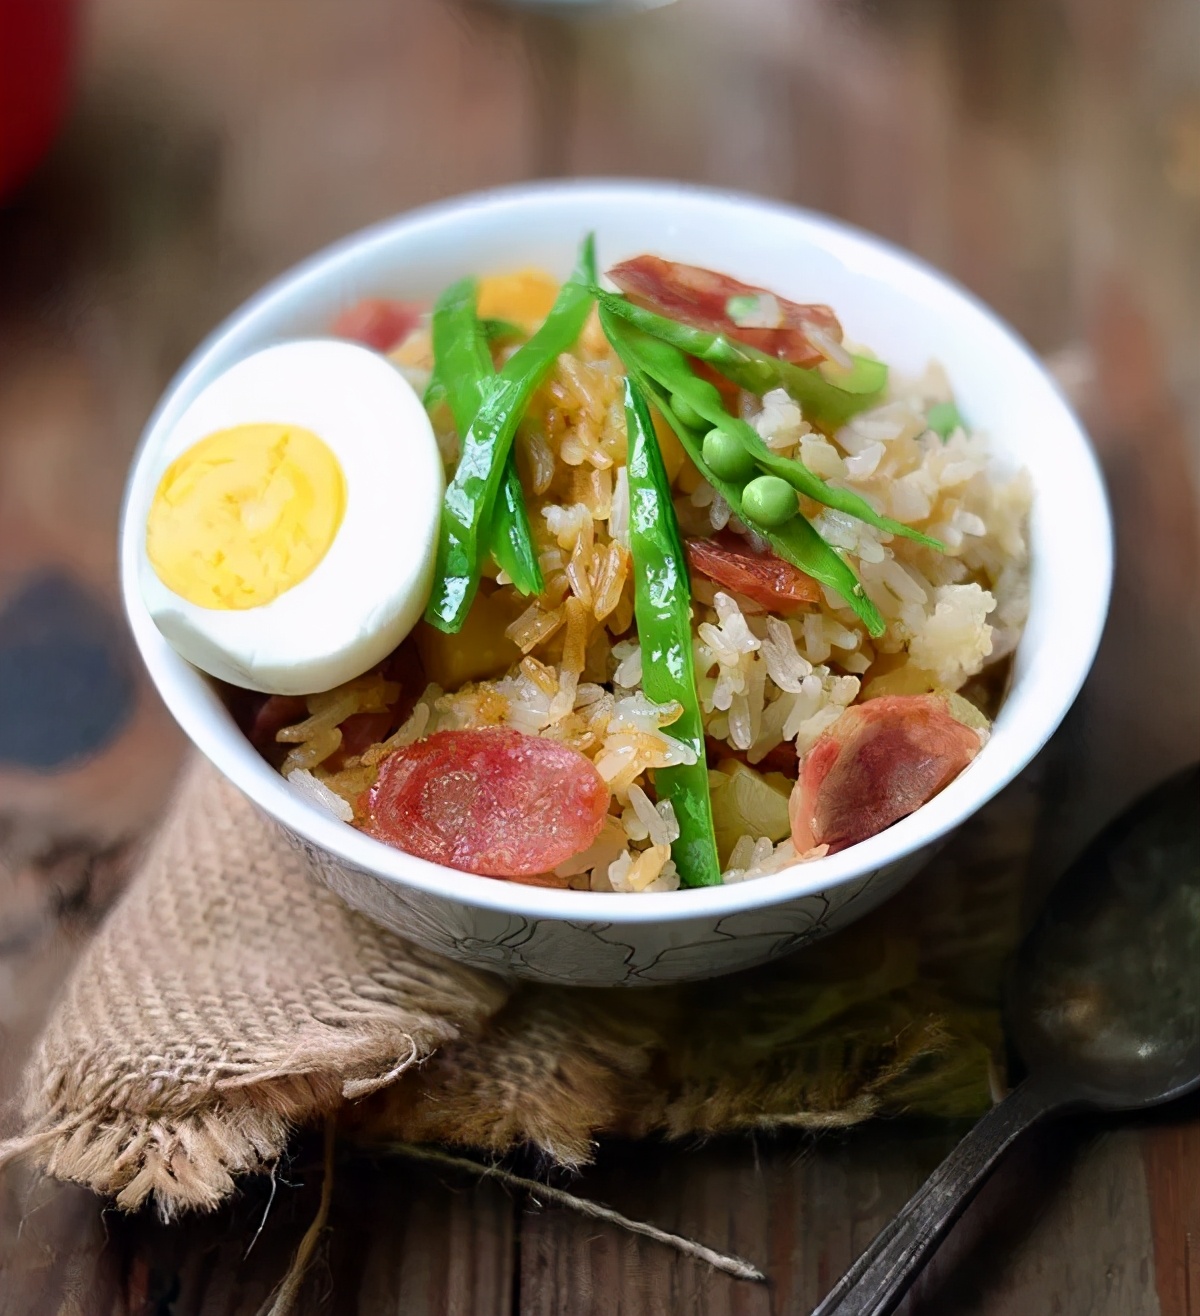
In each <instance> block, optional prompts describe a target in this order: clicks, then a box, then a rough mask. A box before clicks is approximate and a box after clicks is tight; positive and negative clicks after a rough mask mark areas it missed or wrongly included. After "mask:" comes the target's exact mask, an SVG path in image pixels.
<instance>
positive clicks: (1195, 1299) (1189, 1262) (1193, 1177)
mask: <svg viewBox="0 0 1200 1316" xmlns="http://www.w3.org/2000/svg"><path fill="white" fill-rule="evenodd" d="M1190 1104H1191V1105H1192V1106H1193V1108H1194V1106H1195V1103H1194V1102H1192V1103H1190ZM1194 1114H1195V1112H1194V1109H1193V1118H1192V1119H1191V1121H1190V1122H1188V1123H1186V1124H1180V1123H1176V1122H1174V1121H1170V1122H1166V1121H1164V1122H1163V1123H1156V1124H1154V1125H1152V1126H1151V1127H1149V1128H1148V1129H1146V1130H1145V1132H1144V1133H1143V1134H1142V1157H1143V1161H1144V1164H1145V1170H1146V1191H1147V1193H1148V1195H1149V1199H1150V1218H1151V1225H1152V1228H1153V1234H1154V1278H1155V1287H1156V1289H1157V1292H1158V1303H1159V1307H1160V1309H1161V1311H1162V1316H1197V1313H1200V1121H1198V1120H1197V1119H1195V1118H1194Z"/></svg>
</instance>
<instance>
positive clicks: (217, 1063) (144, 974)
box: [0, 762, 507, 1216]
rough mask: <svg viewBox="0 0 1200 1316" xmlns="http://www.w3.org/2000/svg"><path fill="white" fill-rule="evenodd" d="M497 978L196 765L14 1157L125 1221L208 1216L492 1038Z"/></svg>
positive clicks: (92, 973) (85, 988)
mask: <svg viewBox="0 0 1200 1316" xmlns="http://www.w3.org/2000/svg"><path fill="white" fill-rule="evenodd" d="M506 995H507V992H506V990H505V988H504V987H503V986H502V985H501V984H500V983H499V982H498V981H497V980H496V979H494V978H492V977H489V976H487V975H484V974H478V973H473V972H472V971H471V970H469V969H465V968H462V967H461V966H459V965H456V964H453V963H450V962H449V961H445V960H441V959H439V958H438V957H437V956H434V955H428V954H425V953H424V952H422V951H420V950H418V949H417V948H415V947H413V946H410V945H408V944H407V943H405V942H402V941H401V940H400V939H399V938H397V937H395V936H393V935H391V934H390V933H388V932H385V931H383V930H382V929H380V928H378V927H376V926H375V925H374V924H372V923H369V922H368V921H367V920H366V919H364V918H362V917H361V916H360V915H358V914H355V913H353V912H351V911H350V910H349V909H347V908H346V906H345V905H343V904H342V903H341V902H340V901H339V900H338V899H337V898H336V897H335V896H333V895H332V894H331V893H330V892H329V891H327V890H326V889H324V888H323V887H321V886H319V885H318V884H316V883H314V882H311V881H310V880H309V879H308V876H307V874H306V873H305V871H304V868H303V860H302V859H301V857H300V856H299V855H298V854H296V853H295V852H294V851H292V850H291V848H290V847H289V846H287V845H286V844H285V843H284V842H283V841H282V838H281V837H280V836H279V834H278V832H277V831H276V830H275V828H274V826H273V825H272V824H271V823H270V822H268V821H267V820H266V819H265V818H263V817H262V815H260V814H259V813H258V812H257V810H255V809H254V808H253V806H251V805H250V803H249V802H248V801H247V800H246V799H245V798H244V797H243V796H242V795H240V794H239V793H238V792H237V791H236V790H234V788H233V787H232V786H230V785H229V784H228V783H226V782H225V781H224V780H223V779H221V778H220V777H219V776H218V775H217V774H216V773H215V772H214V771H213V770H212V769H211V768H209V767H208V766H207V765H205V764H201V763H199V762H197V763H195V764H194V765H193V766H192V767H191V768H190V769H189V771H188V772H187V774H186V775H185V777H184V780H183V782H182V783H181V787H180V790H179V793H178V796H177V798H176V801H175V803H174V805H173V807H172V809H171V811H170V813H169V815H168V817H167V819H166V822H165V823H164V825H163V827H162V830H161V831H160V832H159V834H158V836H157V838H156V839H155V841H154V842H153V844H152V846H151V848H150V850H149V852H148V854H147V856H146V858H145V861H144V863H143V865H142V867H141V869H140V871H139V872H138V874H137V875H136V876H135V878H134V879H133V881H132V882H131V884H130V887H129V889H128V890H127V892H126V893H125V895H124V897H123V898H122V899H121V901H120V902H119V903H118V905H117V907H116V908H115V909H114V910H113V912H112V914H111V915H110V917H109V918H108V920H107V922H106V923H105V925H104V926H103V927H102V928H101V929H100V931H99V933H98V934H97V935H96V938H95V940H94V941H93V942H92V944H91V945H90V946H89V947H88V949H87V951H86V952H85V953H84V955H83V957H82V959H81V960H80V962H79V964H78V965H77V966H76V969H75V971H74V973H73V974H72V976H71V978H70V980H69V981H68V983H67V986H66V989H65V991H64V994H63V996H62V999H61V1000H60V1002H59V1004H58V1006H57V1008H56V1010H55V1012H54V1015H53V1017H52V1019H51V1021H50V1023H49V1026H48V1027H47V1029H46V1031H45V1033H44V1035H43V1037H42V1039H41V1041H40V1043H39V1045H38V1048H37V1050H36V1052H35V1054H34V1056H33V1059H32V1061H31V1063H30V1065H29V1068H28V1070H27V1074H26V1079H25V1110H26V1114H27V1116H28V1117H29V1121H30V1123H29V1126H28V1128H27V1130H26V1132H25V1135H24V1136H23V1137H22V1138H19V1139H15V1140H13V1141H12V1142H10V1143H9V1144H7V1145H6V1146H5V1147H4V1148H2V1149H0V1158H6V1157H9V1158H10V1157H11V1156H13V1155H16V1154H20V1153H22V1152H28V1153H29V1154H31V1155H32V1156H33V1157H34V1158H35V1159H37V1160H38V1161H39V1162H41V1163H42V1164H44V1166H45V1168H46V1170H47V1171H48V1172H49V1173H50V1174H53V1175H55V1176H56V1177H58V1178H61V1179H71V1180H75V1181H78V1182H80V1183H84V1184H87V1185H88V1186H90V1187H92V1188H94V1189H95V1190H96V1191H97V1192H101V1193H104V1194H106V1195H110V1196H113V1197H115V1198H116V1200H117V1202H118V1204H119V1205H121V1206H123V1207H127V1208H131V1209H132V1208H135V1207H137V1206H140V1205H141V1204H142V1203H143V1202H144V1201H145V1200H146V1199H147V1198H148V1197H153V1198H154V1199H155V1201H156V1203H157V1205H158V1207H159V1209H160V1210H161V1211H162V1212H163V1214H164V1215H167V1216H169V1215H172V1214H174V1213H175V1212H176V1211H178V1210H180V1209H183V1208H187V1207H199V1208H211V1207H214V1206H216V1205H217V1204H218V1203H219V1202H221V1201H222V1200H223V1199H224V1198H225V1197H227V1196H228V1195H229V1193H230V1192H231V1191H232V1189H233V1180H234V1177H235V1176H237V1175H239V1174H244V1173H246V1172H249V1171H253V1170H258V1169H262V1168H263V1167H265V1166H267V1165H270V1164H271V1163H273V1162H274V1161H275V1160H276V1159H277V1158H278V1157H279V1155H280V1153H281V1152H282V1151H283V1148H284V1145H285V1143H286V1141H287V1137H288V1134H289V1132H290V1130H291V1129H292V1128H293V1127H295V1126H297V1125H303V1124H310V1123H313V1122H315V1121H319V1120H320V1119H321V1118H322V1117H323V1116H324V1115H325V1114H326V1113H328V1112H329V1111H331V1110H332V1109H334V1108H336V1107H337V1106H338V1105H340V1104H341V1103H342V1102H343V1101H346V1100H350V1099H354V1098H357V1097H361V1096H363V1095H365V1094H367V1093H369V1092H371V1091H373V1090H374V1089H375V1088H376V1087H378V1086H381V1085H382V1084H385V1083H388V1082H391V1081H393V1080H394V1079H395V1078H396V1077H398V1075H399V1074H400V1073H402V1072H403V1070H405V1069H406V1068H408V1067H409V1066H410V1065H413V1064H415V1063H418V1062H419V1061H421V1060H424V1059H425V1058H426V1057H428V1056H429V1055H431V1054H432V1053H433V1052H434V1050H436V1049H437V1048H438V1047H439V1046H442V1045H444V1044H445V1043H447V1042H450V1041H452V1040H454V1039H455V1038H456V1037H458V1036H459V1034H460V1032H462V1031H464V1030H465V1031H468V1032H469V1031H475V1030H478V1029H479V1027H480V1026H481V1024H482V1023H483V1021H484V1020H485V1019H486V1018H487V1017H488V1016H489V1015H490V1014H493V1013H494V1012H495V1011H496V1010H497V1009H498V1008H499V1006H500V1005H501V1004H502V1003H503V1001H504V1000H505V997H506Z"/></svg>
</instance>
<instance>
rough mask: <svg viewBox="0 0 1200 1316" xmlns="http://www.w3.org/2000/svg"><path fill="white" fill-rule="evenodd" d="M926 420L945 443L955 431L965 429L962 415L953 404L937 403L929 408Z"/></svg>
mask: <svg viewBox="0 0 1200 1316" xmlns="http://www.w3.org/2000/svg"><path fill="white" fill-rule="evenodd" d="M925 419H926V420H927V421H928V422H929V428H930V429H931V430H933V432H934V433H935V434H936V435H937V436H938V437H939V438H940V439H941V441H942V442H943V443H945V442H946V440H947V439H948V438H949V437H950V435H951V434H953V433H954V431H955V430H957V429H963V428H965V422H964V421H963V418H962V413H961V412H960V411H959V409H958V408H957V407H956V406H955V405H954V403H953V402H935V403H934V404H933V406H932V407H930V408H929V414H928V415H927V416H926V418H925Z"/></svg>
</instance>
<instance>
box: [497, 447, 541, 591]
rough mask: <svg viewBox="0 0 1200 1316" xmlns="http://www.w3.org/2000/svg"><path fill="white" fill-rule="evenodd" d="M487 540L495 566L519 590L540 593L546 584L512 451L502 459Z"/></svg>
mask: <svg viewBox="0 0 1200 1316" xmlns="http://www.w3.org/2000/svg"><path fill="white" fill-rule="evenodd" d="M489 543H490V544H491V549H492V556H493V557H494V558H495V559H496V564H497V566H499V567H500V569H501V570H502V571H504V572H505V573H506V574H507V576H508V578H509V580H511V581H512V583H513V586H514V588H515V589H516V590H517V591H518V592H519V593H521V594H540V593H541V592H542V591H543V590H544V589H545V588H546V581H545V578H544V577H543V576H542V567H541V563H540V562H539V561H538V555H537V549H536V548H535V547H534V543H533V531H532V530H531V529H530V528H529V513H528V511H526V508H525V490H524V489H523V488H522V487H521V476H520V474H519V473H518V471H517V463H516V458H515V457H514V455H513V454H512V453H511V452H510V453H509V454H508V460H507V461H506V462H505V463H504V480H503V481H502V483H501V485H500V494H499V497H498V498H497V500H496V508H495V511H494V512H493V513H492V527H491V531H490V533H489Z"/></svg>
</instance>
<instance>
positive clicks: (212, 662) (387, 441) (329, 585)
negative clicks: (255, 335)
mask: <svg viewBox="0 0 1200 1316" xmlns="http://www.w3.org/2000/svg"><path fill="white" fill-rule="evenodd" d="M271 422H276V423H281V424H290V425H297V426H303V427H305V428H307V429H309V430H311V431H312V432H313V433H314V434H316V435H317V436H318V437H319V438H320V439H322V440H323V441H324V442H325V444H326V445H327V446H328V447H329V448H330V450H331V451H332V452H333V454H334V456H335V457H336V458H337V460H338V462H339V463H340V465H341V468H342V472H343V474H344V475H345V479H346V511H345V516H344V517H343V520H342V524H341V526H340V528H339V530H338V532H337V535H336V537H335V538H334V541H333V543H332V545H331V546H330V548H329V551H328V552H327V553H326V555H325V556H324V558H322V560H321V561H320V562H319V563H318V564H317V566H316V568H315V569H314V570H313V571H312V572H311V574H310V575H308V576H307V577H306V578H305V579H304V580H302V581H300V582H299V583H298V584H296V585H293V586H292V587H291V588H290V589H288V590H285V591H284V593H282V594H281V595H279V596H278V597H277V598H275V599H273V600H272V601H271V602H270V603H265V604H263V605H262V606H261V607H257V608H246V609H241V610H222V609H212V608H201V607H197V606H196V605H195V604H193V603H189V602H188V601H187V600H186V599H184V598H181V597H180V596H179V595H178V594H176V593H175V592H174V591H173V590H171V589H169V588H168V587H167V586H166V585H164V584H163V582H162V581H161V580H160V579H159V577H158V575H157V573H156V572H155V570H154V567H153V566H152V565H151V563H150V559H149V557H148V556H147V554H146V547H145V534H144V532H143V536H142V546H141V555H140V561H139V583H140V586H141V591H142V597H143V598H144V600H145V602H146V607H147V609H148V610H149V612H150V615H151V616H152V617H153V618H154V621H155V624H156V625H157V626H158V628H159V630H160V631H161V632H162V633H163V635H164V636H165V637H166V638H167V640H168V641H169V642H170V643H171V644H172V645H173V646H174V647H175V649H177V650H178V651H179V653H181V654H182V655H183V656H184V657H185V658H186V659H188V661H189V662H192V663H194V664H195V665H196V666H197V667H199V668H200V669H201V670H202V671H205V672H208V673H209V674H210V675H212V676H216V677H219V678H220V679H221V680H223V681H229V682H231V683H232V684H233V685H238V686H242V687H244V688H246V689H248V690H260V691H263V692H266V693H268V694H313V693H316V692H318V691H321V690H328V689H330V688H331V687H333V686H335V685H339V684H341V683H342V682H343V681H348V680H350V679H351V678H352V677H354V676H358V675H360V674H361V673H363V672H365V671H367V670H368V669H369V668H371V667H372V666H374V665H375V664H376V663H377V662H379V661H380V660H381V659H383V658H384V657H386V656H387V654H389V653H390V652H391V651H392V649H394V648H395V647H396V645H397V644H399V643H400V641H401V640H402V639H403V638H404V637H405V636H406V635H407V634H408V632H409V631H410V630H411V629H412V628H413V626H414V625H415V624H416V622H417V621H418V620H419V618H420V616H421V614H422V612H423V611H424V609H425V604H426V602H427V601H428V598H429V591H430V588H431V586H432V582H433V565H434V555H435V549H436V543H437V528H438V518H439V515H440V510H441V500H442V494H443V491H444V479H443V471H442V461H441V456H440V454H439V451H438V446H437V440H436V439H435V437H434V434H433V429H432V427H431V425H430V423H429V417H428V416H427V415H426V414H425V408H424V407H423V406H422V405H421V400H420V398H418V397H417V395H416V393H415V392H414V391H413V389H412V387H411V385H409V383H408V382H407V381H406V380H405V379H404V377H403V376H402V375H401V374H400V372H399V371H398V370H397V369H396V368H395V367H394V366H393V365H391V363H390V362H388V361H387V360H386V359H385V358H384V357H382V356H379V355H378V354H377V353H375V352H372V351H370V350H369V349H367V348H365V347H359V346H357V345H355V344H353V343H347V342H340V341H336V340H332V339H311V340H304V341H299V342H288V343H281V344H278V345H277V346H274V347H268V348H266V349H264V350H263V351H260V352H256V353H255V354H254V355H253V356H249V357H246V358H245V360H243V361H239V362H238V363H237V365H235V366H232V367H231V368H230V369H229V370H227V371H225V373H224V374H222V375H220V376H219V377H218V378H217V379H215V380H213V381H212V382H211V383H210V384H208V385H207V387H205V388H204V390H203V391H202V392H201V393H200V394H198V396H197V397H196V398H195V399H194V400H193V401H192V402H191V404H190V405H189V406H188V407H187V409H186V411H184V413H183V415H182V416H181V417H180V418H179V421H178V422H177V424H176V425H175V426H174V428H173V429H172V430H171V431H170V433H169V435H168V436H167V438H166V439H165V441H164V442H163V444H162V446H161V448H160V450H159V451H158V453H157V454H156V455H155V459H154V461H153V462H150V463H147V465H146V466H144V467H143V471H144V472H145V477H146V478H145V483H144V486H143V487H142V488H141V489H140V490H139V491H138V494H139V496H138V497H137V503H138V504H139V505H140V507H141V511H142V520H141V524H142V525H143V526H144V525H145V518H146V514H147V513H148V512H149V508H150V504H151V501H152V500H153V497H154V492H155V490H156V489H157V487H158V483H159V481H160V479H161V478H162V475H163V472H164V471H165V470H166V468H167V467H168V466H169V465H170V464H171V462H173V461H174V460H175V458H177V457H179V456H180V455H181V454H182V453H183V452H185V451H186V450H187V449H188V448H190V447H191V446H192V445H193V444H194V443H196V442H197V441H198V440H200V439H202V438H205V437H206V436H207V435H209V434H212V433H213V432H214V431H216V430H223V429H228V428H230V427H232V426H235V425H246V424H255V423H271Z"/></svg>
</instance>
